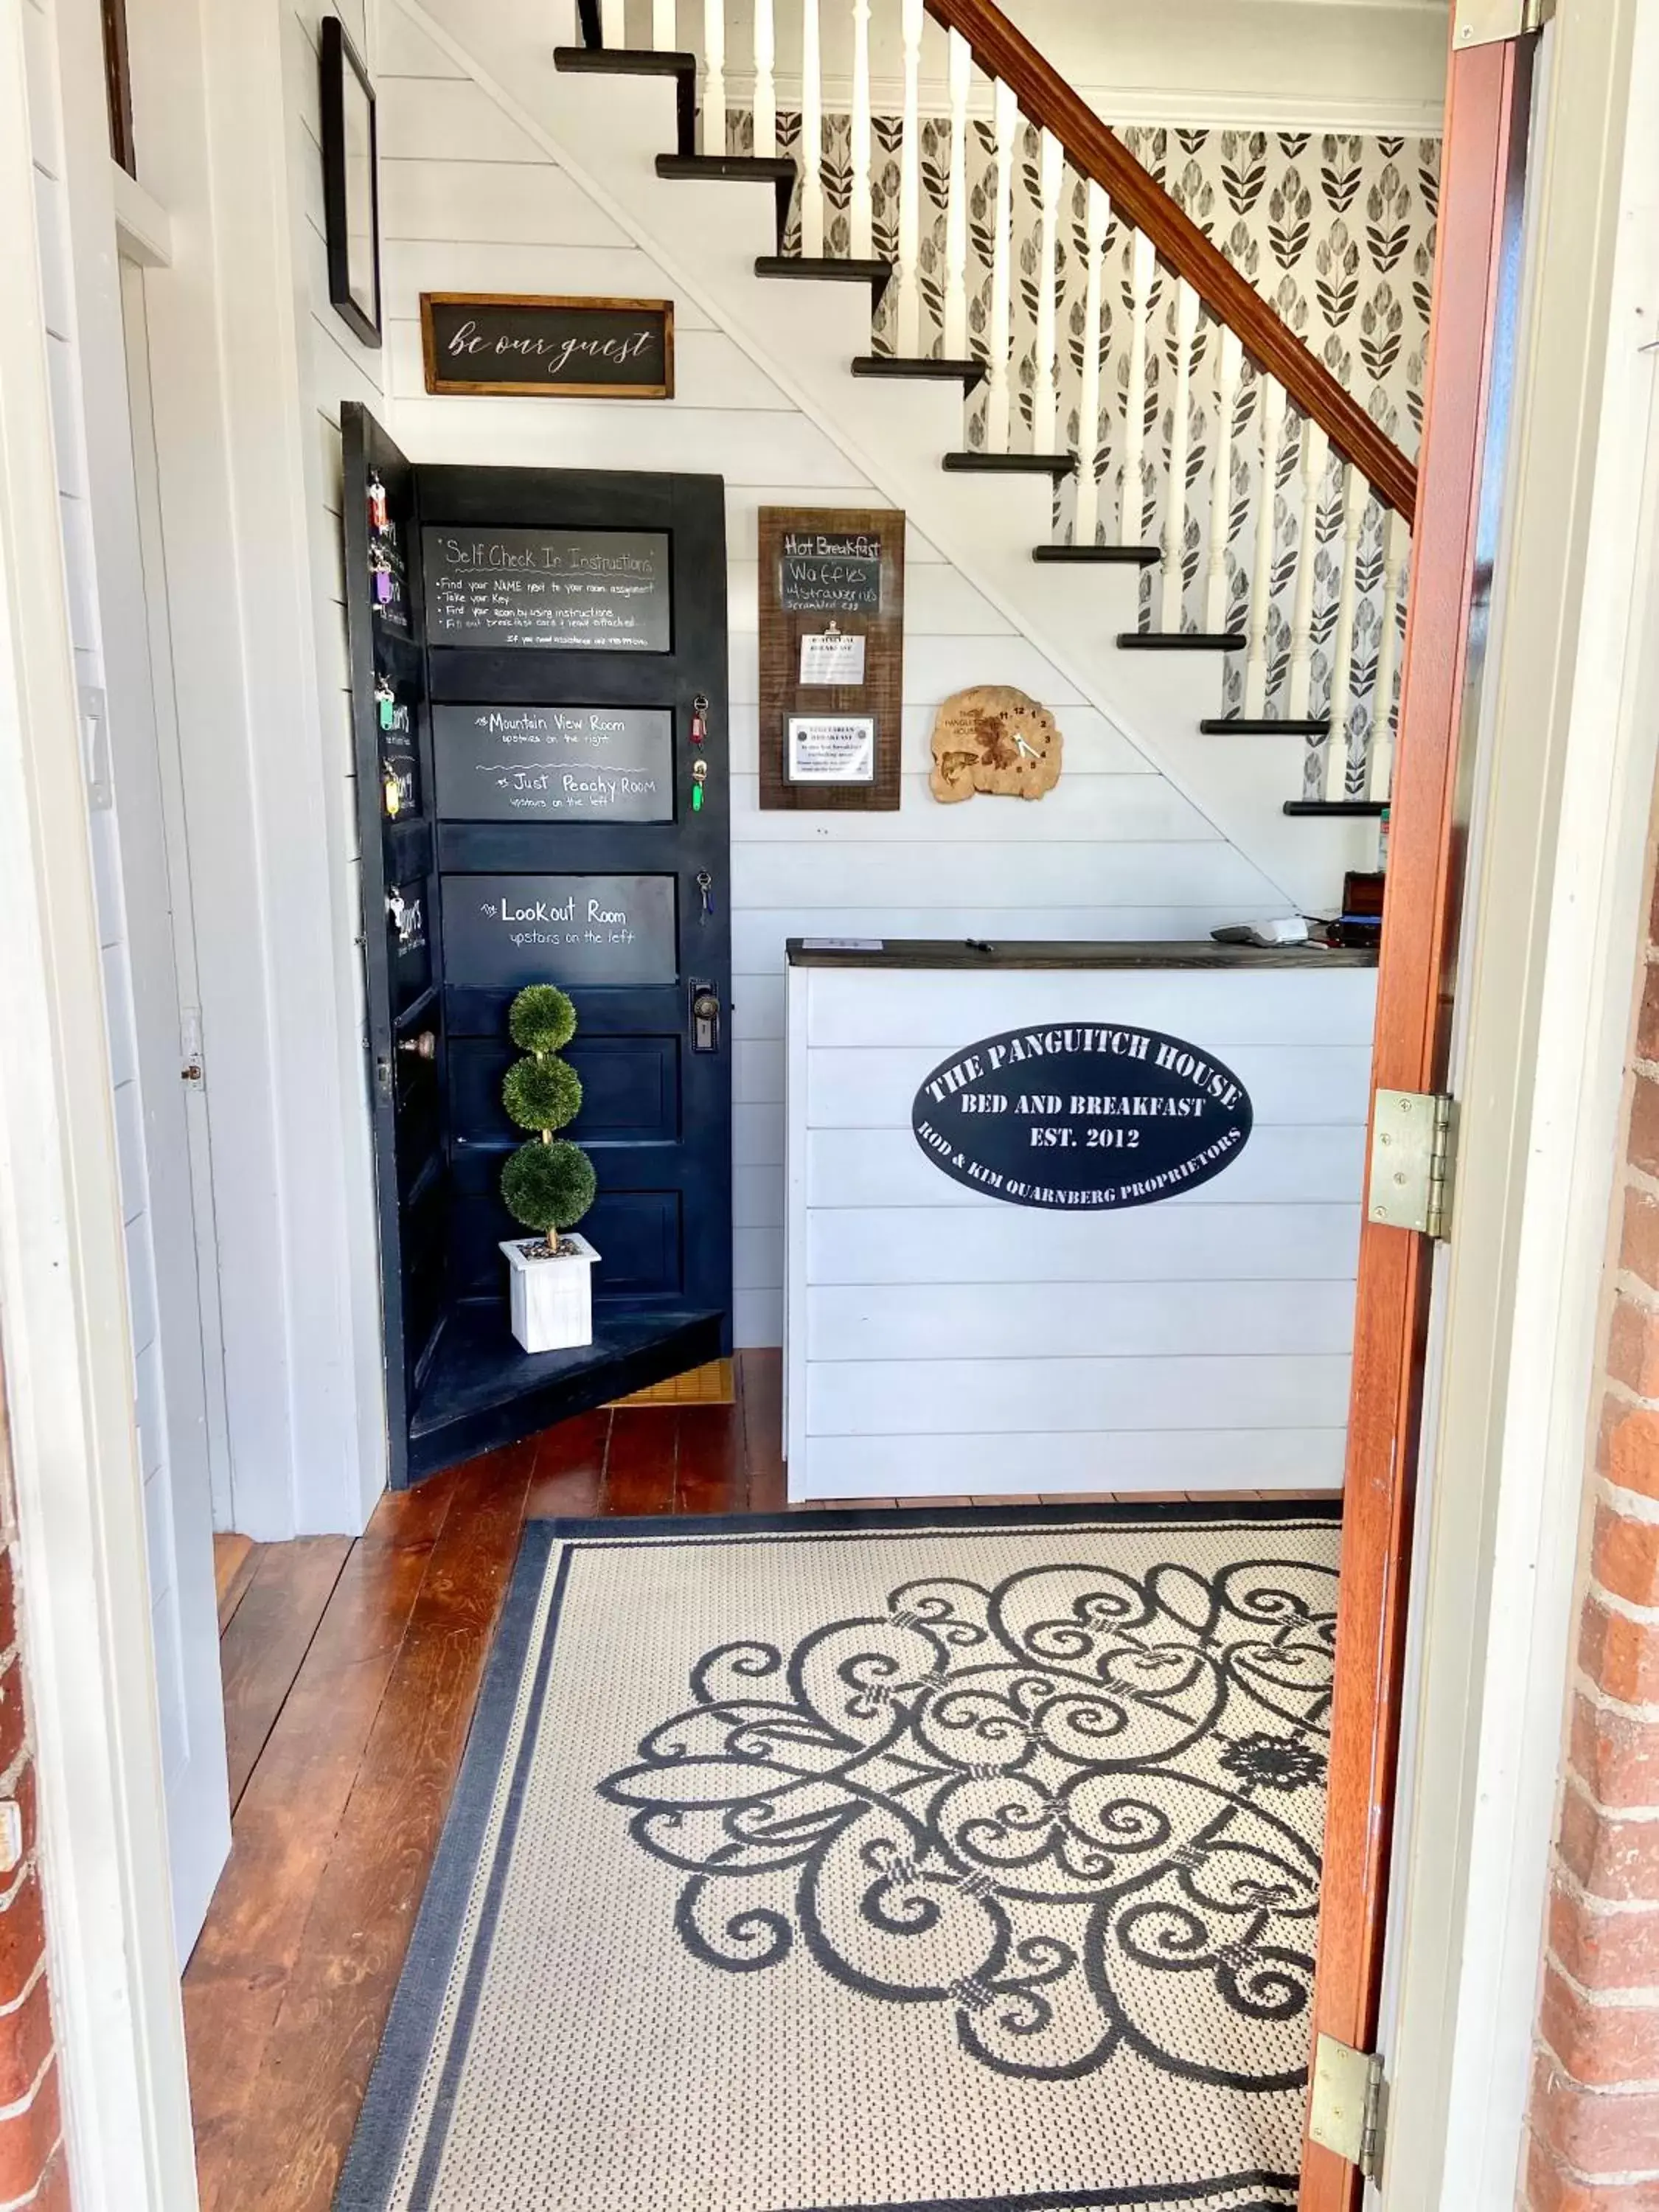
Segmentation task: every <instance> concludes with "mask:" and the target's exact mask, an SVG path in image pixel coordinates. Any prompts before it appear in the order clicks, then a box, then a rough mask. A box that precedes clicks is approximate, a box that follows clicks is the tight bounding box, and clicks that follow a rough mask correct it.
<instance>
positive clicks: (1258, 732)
mask: <svg viewBox="0 0 1659 2212" xmlns="http://www.w3.org/2000/svg"><path fill="white" fill-rule="evenodd" d="M1199 729H1200V732H1202V734H1203V735H1204V736H1205V737H1206V738H1328V737H1329V735H1330V733H1331V726H1330V723H1329V721H1328V720H1322V719H1321V717H1319V716H1318V715H1314V716H1313V717H1311V718H1310V720H1306V721H1291V720H1285V719H1281V720H1278V721H1270V720H1250V719H1249V717H1248V716H1246V715H1243V714H1212V716H1211V717H1210V718H1209V720H1207V721H1203V722H1200V724H1199Z"/></svg>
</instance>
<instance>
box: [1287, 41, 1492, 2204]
mask: <svg viewBox="0 0 1659 2212" xmlns="http://www.w3.org/2000/svg"><path fill="white" fill-rule="evenodd" d="M1531 73H1532V72H1531V42H1530V41H1529V40H1526V41H1510V42H1508V43H1506V44H1498V45H1492V46H1480V47H1476V48H1474V49H1472V50H1469V51H1455V52H1453V54H1452V57H1451V61H1450V66H1449V84H1448V94H1447V106H1446V134H1445V139H1444V151H1443V157H1442V162H1443V166H1442V179H1441V200H1440V210H1439V226H1438V231H1439V244H1438V252H1437V263H1436V267H1435V283H1434V300H1433V308H1432V327H1433V342H1432V346H1431V354H1430V362H1429V376H1428V388H1427V392H1426V395H1425V418H1424V428H1423V451H1422V461H1421V466H1420V469H1419V496H1418V507H1417V528H1416V535H1415V539H1414V542H1413V549H1412V592H1411V609H1410V618H1409V622H1408V625H1407V634H1406V651H1405V659H1404V665H1403V671H1402V678H1401V699H1400V722H1399V739H1398V744H1397V750H1396V757H1395V781H1394V792H1393V797H1392V802H1391V811H1390V823H1391V829H1392V835H1391V836H1390V839H1389V875H1388V892H1387V898H1386V901H1385V904H1384V909H1383V943H1382V951H1381V957H1380V961H1379V966H1378V976H1377V1006H1376V1047H1375V1051H1374V1054H1373V1060H1372V1076H1371V1079H1372V1084H1373V1088H1374V1090H1375V1089H1379V1088H1380V1089H1389V1090H1400V1091H1432V1090H1435V1089H1437V1088H1440V1087H1442V1086H1443V1085H1444V1083H1445V1081H1446V1053H1447V1047H1448V1043H1449V1027H1450V1013H1451V1004H1452V992H1453V988H1454V985H1455V975H1454V958H1455V946H1456V942H1457V920H1458V913H1459V904H1460V898H1461V893H1462V872H1463V860H1464V851H1465V847H1466V843H1467V829H1468V817H1469V803H1470V791H1469V785H1470V781H1471V776H1472V772H1473V762H1472V759H1471V758H1470V757H1469V749H1466V748H1465V747H1464V746H1463V745H1462V744H1461V742H1460V741H1461V739H1462V737H1463V735H1464V732H1470V733H1473V732H1474V727H1475V723H1476V717H1477V714H1478V708H1479V687H1480V670H1481V659H1482V654H1483V652H1484V641H1485V636H1486V623H1487V614H1488V608H1489V602H1490V596H1491V590H1492V567H1493V560H1494V556H1495V552H1496V544H1495V538H1496V529H1497V523H1498V507H1499V502H1498V496H1497V489H1498V483H1499V482H1500V479H1501V468H1502V460H1503V442H1504V441H1503V435H1502V432H1503V425H1504V410H1505V407H1506V404H1507V397H1508V391H1509V386H1510V380H1511V375H1512V369H1513V352H1514V342H1515V318H1514V314H1513V294H1514V289H1515V287H1516V284H1517V283H1518V281H1519V276H1520V264H1521V255H1520V250H1519V246H1520V232H1521V220H1522V183H1523V173H1524V165H1525V153H1526V127H1527V117H1528V100H1529V93H1530V84H1531ZM1431 1274H1432V1269H1431V1248H1430V1247H1429V1246H1428V1244H1427V1243H1426V1241H1425V1239H1424V1238H1422V1237H1417V1236H1414V1235H1412V1234H1410V1233H1409V1232H1407V1231H1403V1230H1399V1229H1389V1228H1383V1227H1380V1226H1378V1225H1376V1224H1375V1223H1372V1222H1367V1223H1366V1224H1365V1225H1364V1230H1363V1232H1362V1236H1361V1241H1360V1252H1359V1280H1358V1300H1357V1310H1356V1316H1355V1331H1354V1358H1353V1386H1352V1399H1351V1406H1350V1413H1349V1422H1348V1446H1347V1464H1346V1475H1345V1479H1344V1486H1343V1499H1344V1504H1343V1535H1342V1576H1341V1588H1340V1602H1339V1611H1338V1618H1337V1638H1336V1674H1335V1682H1334V1692H1333V1710H1332V1733H1331V1764H1330V1778H1329V1791H1328V1811H1327V1815H1326V1832H1325V1857H1324V1873H1323V1876H1322V1882H1321V1890H1320V1918H1319V1942H1318V1960H1317V1970H1316V1979H1315V1984H1314V2025H1315V2029H1316V2033H1322V2034H1326V2035H1329V2036H1332V2037H1334V2039H1336V2040H1337V2041H1338V2042H1340V2043H1346V2044H1348V2045H1352V2046H1353V2047H1355V2048H1358V2049H1362V2050H1369V2049H1370V2048H1371V2047H1372V2044H1373V2041H1374V2039H1375V2037H1376V2015H1377V2000H1378V1994H1379V1990H1380V1986H1381V1979H1382V1943H1383V1924H1384V1911H1385V1906H1386V1904H1387V1892H1388V1875H1389V1867H1388V1851H1389V1842H1390V1838H1391V1833H1392V1814H1393V1808H1394V1797H1395V1762H1396V1759H1397V1757H1398V1747H1399V1735H1400V1723H1401V1681H1402V1671H1403V1664H1404V1650H1405V1631H1406V1600H1407V1589H1408V1587H1409V1583H1410V1556H1409V1553H1410V1539H1411V1530H1412V1522H1413V1505H1414V1492H1415V1483H1416V1472H1417V1457H1418V1447H1419V1434H1420V1425H1421V1413H1422V1383H1423V1374H1424V1360H1425V1343H1426V1338H1427V1330H1428V1319H1429V1297H1430V1290H1431ZM1360 2193H1361V2183H1360V2178H1359V2174H1358V2169H1357V2168H1356V2167H1354V2166H1350V2165H1348V2164H1346V2162H1345V2161H1344V2160H1341V2159H1340V2158H1339V2157H1337V2156H1336V2155H1335V2154H1334V2153H1333V2152H1332V2151H1330V2150H1328V2149H1325V2148H1322V2147H1321V2146H1320V2145H1319V2144H1317V2143H1315V2142H1308V2143H1307V2144H1306V2145H1305V2146H1304V2160H1303V2169H1302V2180H1301V2193H1300V2198H1299V2203H1300V2205H1301V2208H1302V2212H1353V2208H1355V2207H1356V2206H1357V2205H1358V2202H1359V2197H1360Z"/></svg>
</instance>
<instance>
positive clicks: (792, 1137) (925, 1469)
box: [787, 956, 1376, 1498]
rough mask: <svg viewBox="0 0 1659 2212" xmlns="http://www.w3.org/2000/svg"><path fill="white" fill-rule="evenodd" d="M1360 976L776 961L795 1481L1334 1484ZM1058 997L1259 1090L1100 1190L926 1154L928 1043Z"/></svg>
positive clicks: (1350, 1229) (1364, 1006) (1356, 1173)
mask: <svg viewBox="0 0 1659 2212" xmlns="http://www.w3.org/2000/svg"><path fill="white" fill-rule="evenodd" d="M1311 957H1314V958H1316V957H1318V956H1311ZM1375 1004H1376V974H1375V971H1374V970H1371V969H1363V968H1350V967H1338V966H1336V965H1334V964H1333V965H1331V966H1328V967H1326V968H1319V967H1316V966H1310V967H1308V968H1304V969H1278V968H1275V969H1264V968H1252V969H1246V968H1238V969H1226V970H1217V969H1166V970H1163V971H1158V970H1156V969H1153V970H1140V969H1137V970H1133V971H1130V970H1126V969H1065V970H1060V971H1042V970H1035V969H1025V970H1020V969H993V970H987V971H984V972H981V973H979V974H956V973H941V972H939V971H935V970H927V969H881V968H872V967H860V966H859V965H858V964H857V963H856V962H855V961H851V960H849V961H847V962H846V963H842V962H841V961H837V962H836V963H835V964H834V965H833V966H829V967H800V968H796V969H793V970H792V971H791V974H790V979H789V1006H790V1033H789V1034H790V1045H789V1049H790V1055H791V1056H790V1066H789V1075H790V1097H789V1129H788V1152H789V1177H788V1192H789V1206H790V1229H791V1245H790V1263H791V1275H790V1283H789V1299H790V1306H789V1312H790V1331H789V1352H788V1361H789V1368H788V1378H787V1401H788V1426H789V1443H788V1461H789V1482H790V1495H791V1496H792V1497H793V1498H859V1497H886V1496H892V1497H911V1496H915V1497H926V1496H929V1495H932V1496H936V1497H937V1496H961V1495H969V1496H975V1495H981V1494H989V1495H995V1494H999V1493H1001V1492H1020V1491H1033V1490H1042V1491H1044V1492H1048V1491H1053V1492H1063V1491H1066V1490H1077V1491H1087V1492H1093V1491H1100V1490H1120V1491H1133V1490H1135V1489H1138V1488H1140V1489H1146V1490H1166V1489H1176V1490H1187V1489H1202V1490H1227V1489H1243V1490H1257V1489H1291V1490H1296V1489H1304V1488H1310V1487H1311V1488H1334V1487H1335V1486H1338V1485H1340V1482H1341V1480H1342V1461H1343V1445H1344V1439H1345V1435H1346V1419H1347V1408H1348V1369H1349V1354H1350V1348H1351V1345H1352V1333H1353V1298H1354V1276H1355V1268H1356V1264H1357V1260H1358V1243H1359V1216H1360V1191H1361V1185H1362V1158H1363V1152H1364V1134H1365V1116H1366V1111H1367V1105H1368V1101H1369V1096H1370V1034H1371V1023H1372V1017H1373V1012H1374V1008H1375ZM1073 1022H1079V1023H1081V1022H1103V1023H1110V1024H1123V1025H1125V1026H1127V1027H1130V1028H1135V1029H1151V1030H1164V1031H1166V1032H1168V1033H1170V1034H1171V1035H1173V1036H1178V1037H1182V1038H1185V1039H1188V1041H1190V1042H1193V1043H1194V1044H1195V1045H1196V1046H1197V1047H1198V1048H1200V1051H1201V1052H1202V1053H1203V1054H1206V1056H1213V1057H1214V1058H1215V1059H1217V1060H1220V1061H1222V1062H1223V1063H1225V1066H1227V1067H1228V1068H1229V1069H1230V1070H1231V1073H1233V1074H1234V1075H1235V1076H1237V1079H1238V1080H1239V1081H1240V1082H1241V1083H1242V1084H1243V1085H1244V1087H1245V1089H1246V1090H1247V1091H1248V1092H1249V1097H1250V1101H1251V1108H1252V1113H1253V1115H1254V1126H1253V1127H1252V1130H1251V1133H1250V1135H1249V1139H1248V1140H1247V1141H1246V1144H1245V1146H1244V1148H1243V1151H1242V1152H1240V1153H1239V1154H1238V1156H1237V1158H1236V1159H1235V1160H1233V1161H1232V1162H1231V1164H1229V1165H1228V1166H1227V1167H1226V1168H1225V1169H1224V1170H1222V1172H1221V1173H1220V1174H1218V1175H1216V1176H1212V1178H1211V1180H1210V1181H1209V1182H1204V1183H1201V1184H1198V1185H1195V1186H1194V1187H1193V1188H1190V1189H1188V1190H1185V1191H1182V1192H1180V1193H1178V1194H1176V1195H1174V1196H1171V1197H1169V1198H1166V1199H1163V1200H1158V1202H1157V1203H1155V1204H1151V1205H1146V1206H1135V1207H1132V1208H1128V1209H1126V1210H1124V1211H1121V1212H1055V1211H1049V1210H1047V1209H1044V1208H1042V1207H1034V1206H1016V1205H1012V1204H1010V1203H1009V1202H1007V1201H1006V1200H1003V1199H1000V1198H996V1197H994V1196H993V1195H991V1194H989V1193H987V1192H985V1191H981V1190H975V1189H970V1188H968V1187H967V1186H966V1185H964V1184H963V1183H961V1182H957V1181H956V1180H955V1179H954V1178H953V1177H951V1176H948V1175H945V1173H943V1172H942V1171H941V1170H939V1168H938V1167H937V1166H935V1165H934V1164H933V1161H932V1160H930V1159H929V1158H927V1155H926V1154H925V1153H924V1152H923V1151H922V1150H921V1146H919V1145H918V1144H917V1142H916V1139H915V1134H914V1133H913V1131H912V1128H911V1103H912V1101H913V1100H914V1098H915V1095H916V1092H917V1090H918V1088H919V1086H920V1085H921V1084H922V1083H923V1082H924V1081H925V1080H926V1079H927V1077H928V1076H929V1075H930V1074H931V1073H933V1072H934V1070H935V1069H936V1068H937V1067H938V1066H939V1064H940V1063H941V1062H942V1061H945V1060H950V1059H951V1058H952V1057H954V1056H955V1055H957V1054H960V1053H962V1052H963V1051H964V1050H966V1049H967V1048H968V1047H969V1045H971V1044H972V1043H973V1042H975V1039H977V1038H980V1037H985V1036H997V1035H1000V1033H1001V1032H1002V1031H1004V1030H1024V1029H1025V1028H1028V1027H1030V1028H1038V1029H1040V1028H1043V1027H1046V1026H1048V1025H1049V1024H1055V1023H1073ZM1035 1081H1036V1085H1037V1086H1038V1087H1042V1076H1041V1074H1040V1073H1039V1074H1038V1075H1037V1076H1036V1078H1035ZM1101 1084H1102V1086H1103V1088H1105V1089H1108V1090H1109V1089H1111V1088H1112V1087H1113V1085H1112V1084H1111V1082H1110V1081H1109V1079H1108V1077H1107V1074H1106V1073H1105V1064H1104V1063H1103V1073H1102V1076H1101ZM1034 1166H1037V1167H1038V1171H1039V1172H1040V1164H1039V1163H1035V1162H1034Z"/></svg>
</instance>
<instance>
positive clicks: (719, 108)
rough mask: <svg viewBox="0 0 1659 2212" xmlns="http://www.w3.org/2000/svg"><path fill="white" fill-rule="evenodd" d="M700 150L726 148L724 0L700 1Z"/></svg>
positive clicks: (708, 151)
mask: <svg viewBox="0 0 1659 2212" xmlns="http://www.w3.org/2000/svg"><path fill="white" fill-rule="evenodd" d="M702 150H703V152H704V153H705V154H723V153H725V151H726V0H702Z"/></svg>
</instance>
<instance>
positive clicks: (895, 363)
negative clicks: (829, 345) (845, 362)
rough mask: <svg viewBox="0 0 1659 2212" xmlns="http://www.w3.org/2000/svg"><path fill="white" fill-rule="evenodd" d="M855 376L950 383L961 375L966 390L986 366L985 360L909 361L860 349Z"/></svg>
mask: <svg viewBox="0 0 1659 2212" xmlns="http://www.w3.org/2000/svg"><path fill="white" fill-rule="evenodd" d="M853 374H854V376H890V377H891V378H892V379H893V380H895V382H896V383H909V382H911V381H913V380H925V381H927V382H930V383H932V382H937V383H939V384H948V383H950V382H951V380H953V379H956V378H960V379H961V381H962V388H963V392H971V391H972V390H973V389H974V387H975V385H978V384H982V383H983V382H984V380H985V376H986V368H985V363H984V362H982V361H974V360H967V361H934V360H931V359H930V360H927V361H908V360H901V359H900V358H899V356H897V355H896V354H890V353H861V354H859V355H856V356H854V362H853Z"/></svg>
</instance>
